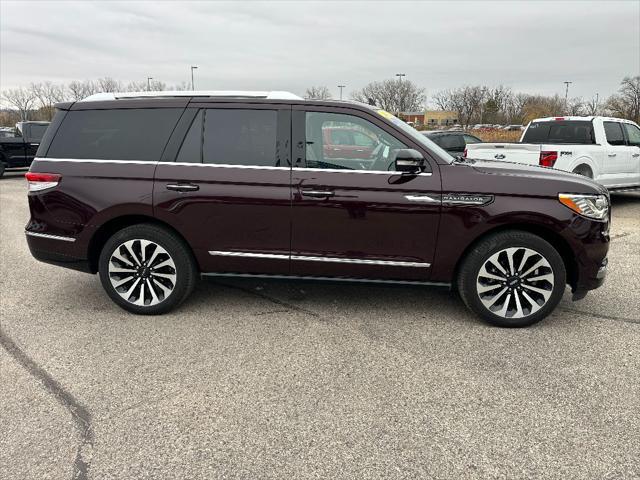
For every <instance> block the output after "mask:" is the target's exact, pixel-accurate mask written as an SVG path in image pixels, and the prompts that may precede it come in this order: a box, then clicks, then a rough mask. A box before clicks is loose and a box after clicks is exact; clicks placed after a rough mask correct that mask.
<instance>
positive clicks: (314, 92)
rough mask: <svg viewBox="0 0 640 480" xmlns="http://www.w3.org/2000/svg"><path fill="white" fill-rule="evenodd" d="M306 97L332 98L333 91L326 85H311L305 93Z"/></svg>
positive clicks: (317, 98) (313, 98) (315, 98)
mask: <svg viewBox="0 0 640 480" xmlns="http://www.w3.org/2000/svg"><path fill="white" fill-rule="evenodd" d="M304 98H306V99H309V100H330V99H331V92H330V91H329V89H328V88H327V87H325V86H319V87H309V88H307V91H306V92H305V94H304Z"/></svg>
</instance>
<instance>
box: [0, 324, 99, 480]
mask: <svg viewBox="0 0 640 480" xmlns="http://www.w3.org/2000/svg"><path fill="white" fill-rule="evenodd" d="M0 344H1V345H2V347H3V348H4V349H5V350H6V351H7V353H8V354H9V355H10V356H11V357H12V358H13V359H14V360H15V361H16V362H18V364H20V365H21V366H22V367H23V368H24V369H25V370H27V372H28V373H29V374H30V375H31V376H32V377H34V378H35V379H36V380H38V381H39V382H40V383H41V384H42V386H43V387H44V388H45V390H47V391H48V392H49V393H50V394H52V395H53V396H54V397H55V398H56V400H57V401H58V402H59V403H60V404H61V405H62V406H63V407H64V408H66V409H67V411H68V412H69V414H70V415H71V418H72V419H73V421H74V423H75V425H76V428H77V429H78V433H79V434H80V441H79V442H78V446H77V448H76V457H75V460H74V462H73V473H72V476H71V478H72V479H73V480H86V479H87V478H88V474H89V467H90V464H91V455H92V451H93V441H94V434H93V426H92V423H91V421H92V417H91V413H90V412H89V410H88V409H87V407H85V406H84V405H82V403H80V401H78V400H77V399H76V398H75V397H74V396H73V395H72V394H71V393H70V392H68V391H67V390H66V389H65V388H64V387H63V386H62V385H60V384H59V383H58V382H57V381H56V380H55V379H54V378H53V377H52V376H51V375H49V373H48V372H47V371H46V370H45V369H44V368H42V367H41V366H39V365H38V364H37V363H36V362H35V361H34V360H33V359H32V358H31V357H29V356H28V355H27V354H26V353H25V352H24V351H23V350H22V349H21V348H20V347H19V346H18V345H17V344H16V343H15V342H14V341H13V340H12V339H11V338H10V337H9V336H8V335H7V334H6V332H4V330H2V328H0Z"/></svg>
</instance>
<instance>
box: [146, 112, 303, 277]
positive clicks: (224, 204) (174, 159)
mask: <svg viewBox="0 0 640 480" xmlns="http://www.w3.org/2000/svg"><path fill="white" fill-rule="evenodd" d="M188 110H189V114H188V116H187V117H186V119H185V120H184V121H183V122H182V124H181V125H179V127H178V128H176V132H174V135H173V136H172V139H171V141H170V145H169V146H168V147H167V153H166V155H165V157H166V158H164V160H165V161H164V162H161V163H160V164H159V165H158V168H157V170H156V175H155V185H154V196H153V202H154V213H155V215H156V217H157V218H159V219H161V220H163V221H165V222H167V223H169V224H170V225H173V226H174V227H175V228H176V229H177V230H178V231H179V232H180V233H181V234H182V235H183V236H184V237H185V238H186V240H187V242H188V243H189V244H190V245H191V247H192V248H193V250H194V252H195V254H196V256H197V258H198V262H199V264H200V266H201V268H202V271H203V272H222V273H244V274H254V273H266V274H282V275H286V274H288V273H289V248H290V245H289V237H290V209H291V191H290V175H291V166H290V147H291V144H290V117H291V107H290V106H288V105H266V104H233V103H226V104H225V103H222V104H209V103H203V104H196V105H195V106H194V108H189V109H188ZM176 152H177V153H176Z"/></svg>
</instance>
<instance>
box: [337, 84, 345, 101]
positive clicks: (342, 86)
mask: <svg viewBox="0 0 640 480" xmlns="http://www.w3.org/2000/svg"><path fill="white" fill-rule="evenodd" d="M344 87H346V85H338V88H339V89H340V100H342V89H343V88H344Z"/></svg>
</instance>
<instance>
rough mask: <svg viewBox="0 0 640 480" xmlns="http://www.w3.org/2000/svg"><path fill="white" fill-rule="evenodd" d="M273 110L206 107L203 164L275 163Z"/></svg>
mask: <svg viewBox="0 0 640 480" xmlns="http://www.w3.org/2000/svg"><path fill="white" fill-rule="evenodd" d="M277 134H278V112H277V111H276V110H244V109H228V110H226V109H207V110H206V113H205V117H204V141H203V149H202V160H203V162H204V163H214V164H222V165H250V166H270V167H273V166H279V165H278V160H277V159H276V141H277Z"/></svg>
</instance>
